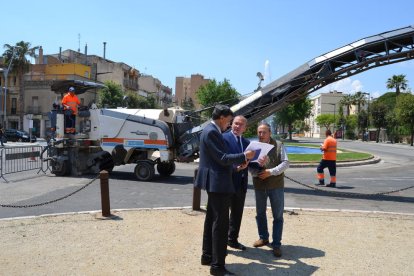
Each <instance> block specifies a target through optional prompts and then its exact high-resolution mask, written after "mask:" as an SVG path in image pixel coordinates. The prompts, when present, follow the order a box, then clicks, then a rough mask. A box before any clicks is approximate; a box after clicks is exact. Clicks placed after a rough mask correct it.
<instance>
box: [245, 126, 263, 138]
mask: <svg viewBox="0 0 414 276" xmlns="http://www.w3.org/2000/svg"><path fill="white" fill-rule="evenodd" d="M258 124H259V123H254V124H251V125H247V129H246V131H245V132H244V133H243V136H244V137H246V138H251V137H257V125H258Z"/></svg>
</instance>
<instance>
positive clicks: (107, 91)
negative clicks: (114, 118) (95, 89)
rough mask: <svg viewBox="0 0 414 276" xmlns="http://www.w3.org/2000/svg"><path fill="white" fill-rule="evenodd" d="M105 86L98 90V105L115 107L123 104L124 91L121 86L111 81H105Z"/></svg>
mask: <svg viewBox="0 0 414 276" xmlns="http://www.w3.org/2000/svg"><path fill="white" fill-rule="evenodd" d="M105 86H106V87H105V88H102V89H100V90H99V94H98V106H99V107H104V108H117V107H120V106H123V105H124V103H123V97H124V93H123V91H122V86H121V85H120V84H117V83H115V82H113V81H106V82H105Z"/></svg>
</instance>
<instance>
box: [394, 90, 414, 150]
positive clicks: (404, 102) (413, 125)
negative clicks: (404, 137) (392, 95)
mask: <svg viewBox="0 0 414 276" xmlns="http://www.w3.org/2000/svg"><path fill="white" fill-rule="evenodd" d="M396 114H397V118H398V120H399V121H400V122H402V123H403V124H405V125H407V126H408V128H409V130H410V134H411V139H410V143H411V146H413V138H414V95H411V94H408V93H404V94H401V95H400V96H399V97H398V98H397V105H396Z"/></svg>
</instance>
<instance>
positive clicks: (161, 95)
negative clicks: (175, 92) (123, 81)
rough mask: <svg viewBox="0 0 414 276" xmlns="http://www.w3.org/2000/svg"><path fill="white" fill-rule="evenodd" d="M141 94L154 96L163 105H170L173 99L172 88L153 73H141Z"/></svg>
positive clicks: (139, 80)
mask: <svg viewBox="0 0 414 276" xmlns="http://www.w3.org/2000/svg"><path fill="white" fill-rule="evenodd" d="M138 87H139V91H138V93H139V95H141V96H144V97H148V96H153V97H154V98H155V99H156V101H157V104H158V105H159V106H161V107H168V106H170V105H171V103H172V101H173V97H172V89H171V88H170V87H168V86H165V85H163V84H162V83H161V81H160V80H159V79H157V78H154V77H153V76H151V75H145V74H141V75H140V77H139V79H138Z"/></svg>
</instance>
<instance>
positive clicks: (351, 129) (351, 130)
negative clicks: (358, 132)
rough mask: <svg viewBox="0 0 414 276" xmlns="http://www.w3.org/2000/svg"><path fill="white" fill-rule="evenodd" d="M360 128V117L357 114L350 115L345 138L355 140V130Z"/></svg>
mask: <svg viewBox="0 0 414 276" xmlns="http://www.w3.org/2000/svg"><path fill="white" fill-rule="evenodd" d="M357 126H358V116H357V115H355V114H352V115H349V116H348V117H346V119H345V129H346V131H345V137H346V138H348V139H352V140H353V139H355V137H356V136H355V129H356V128H357Z"/></svg>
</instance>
